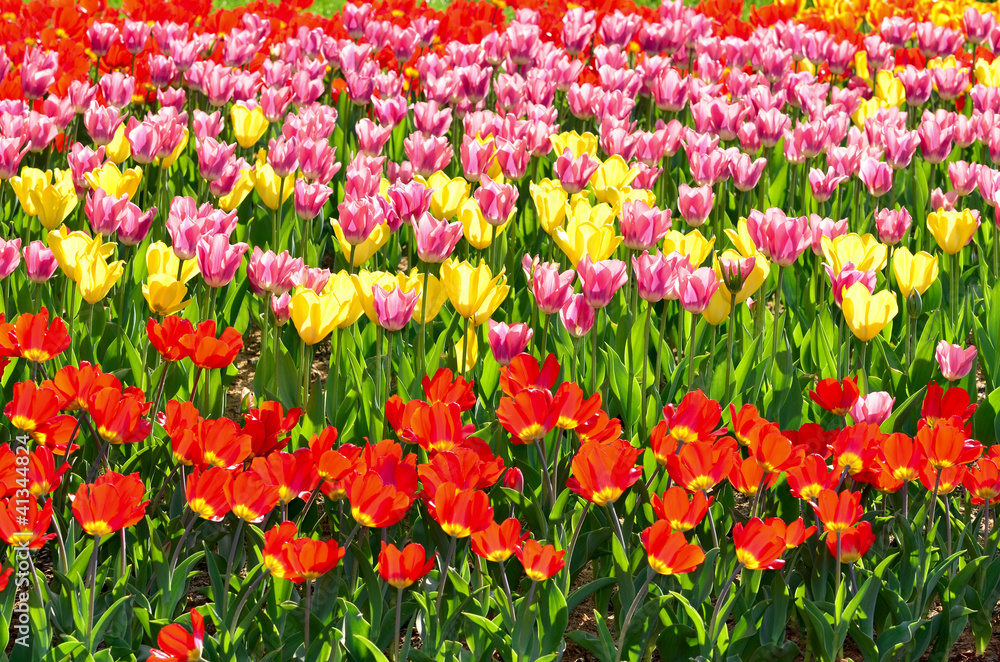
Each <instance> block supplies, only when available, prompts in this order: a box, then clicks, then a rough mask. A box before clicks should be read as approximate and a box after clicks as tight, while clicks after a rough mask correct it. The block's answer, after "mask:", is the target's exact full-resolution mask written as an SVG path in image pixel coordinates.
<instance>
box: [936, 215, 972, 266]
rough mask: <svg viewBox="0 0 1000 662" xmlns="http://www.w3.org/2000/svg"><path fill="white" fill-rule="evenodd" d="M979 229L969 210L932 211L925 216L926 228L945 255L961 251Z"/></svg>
mask: <svg viewBox="0 0 1000 662" xmlns="http://www.w3.org/2000/svg"><path fill="white" fill-rule="evenodd" d="M978 227H979V219H977V218H976V217H975V216H974V215H973V213H972V211H971V210H968V209H965V210H963V211H944V210H941V211H933V212H931V213H930V214H928V215H927V228H928V229H929V230H930V231H931V236H933V237H934V239H935V240H936V241H937V244H938V246H940V247H941V250H943V251H944V252H945V253H948V254H950V255H954V254H955V253H958V252H959V251H961V250H962V249H963V248H964V247H965V246H966V244H968V243H969V241H971V240H972V235H973V234H975V232H976V229H977V228H978Z"/></svg>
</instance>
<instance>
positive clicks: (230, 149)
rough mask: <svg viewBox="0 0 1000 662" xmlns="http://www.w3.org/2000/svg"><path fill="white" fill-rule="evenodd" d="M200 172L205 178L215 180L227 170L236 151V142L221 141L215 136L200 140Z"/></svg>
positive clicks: (210, 180) (198, 150) (198, 149)
mask: <svg viewBox="0 0 1000 662" xmlns="http://www.w3.org/2000/svg"><path fill="white" fill-rule="evenodd" d="M196 151H197V153H198V172H199V174H201V176H202V178H203V179H206V180H208V181H209V182H214V181H215V180H216V179H218V178H219V177H222V174H223V173H224V172H225V170H226V165H227V164H228V163H229V161H230V160H231V159H232V158H233V155H234V154H235V153H236V143H232V144H228V143H225V142H219V141H217V140H215V138H205V139H204V140H202V141H199V142H198V145H197V149H196Z"/></svg>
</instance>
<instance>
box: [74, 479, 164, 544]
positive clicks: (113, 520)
mask: <svg viewBox="0 0 1000 662" xmlns="http://www.w3.org/2000/svg"><path fill="white" fill-rule="evenodd" d="M145 493H146V487H145V485H143V484H142V481H141V480H139V476H138V474H132V475H130V476H123V475H121V474H117V473H114V472H109V473H106V474H104V475H102V476H101V477H99V478H98V479H97V481H95V482H94V483H93V484H87V483H84V484H83V485H81V486H80V487H79V489H77V491H76V496H74V497H73V515H74V516H75V517H76V521H77V522H79V523H80V527H81V528H82V529H83V530H84V531H85V532H86V533H87V534H88V535H92V536H106V535H109V534H111V533H115V532H116V531H120V530H121V529H126V528H128V527H130V526H132V525H133V524H135V523H136V522H138V521H139V520H141V519H142V518H143V516H144V515H145V514H146V506H147V505H148V504H149V501H142V497H143V496H144V495H145Z"/></svg>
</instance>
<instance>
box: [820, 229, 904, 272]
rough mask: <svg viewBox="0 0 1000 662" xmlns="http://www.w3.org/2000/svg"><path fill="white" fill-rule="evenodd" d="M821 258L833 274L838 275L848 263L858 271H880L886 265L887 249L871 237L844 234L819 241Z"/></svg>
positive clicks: (867, 235) (868, 235)
mask: <svg viewBox="0 0 1000 662" xmlns="http://www.w3.org/2000/svg"><path fill="white" fill-rule="evenodd" d="M820 243H821V245H822V247H823V256H824V257H825V258H826V261H827V262H828V263H829V264H830V266H831V267H832V268H833V271H834V273H840V272H841V271H843V270H844V269H845V268H846V265H847V263H848V262H850V263H852V264H853V265H854V268H855V269H857V270H858V271H871V270H873V269H874V270H875V271H882V269H883V268H884V267H885V264H886V257H887V255H888V248H887V247H886V246H885V245H884V244H881V243H879V241H878V239H876V238H875V237H874V236H873V235H870V234H865V235H858V234H853V233H852V234H845V235H841V236H839V237H834V238H833V239H830V238H829V237H823V238H822V239H821V240H820Z"/></svg>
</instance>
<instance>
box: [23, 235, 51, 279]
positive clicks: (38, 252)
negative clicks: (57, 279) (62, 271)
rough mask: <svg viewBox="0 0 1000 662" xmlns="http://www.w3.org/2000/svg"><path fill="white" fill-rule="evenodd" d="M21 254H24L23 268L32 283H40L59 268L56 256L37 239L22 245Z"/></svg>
mask: <svg viewBox="0 0 1000 662" xmlns="http://www.w3.org/2000/svg"><path fill="white" fill-rule="evenodd" d="M15 241H20V240H15ZM22 255H23V256H24V270H25V271H26V272H27V274H28V280H30V281H31V282H32V283H35V284H41V283H44V282H46V281H48V280H49V278H52V274H54V273H55V272H56V269H58V268H59V262H58V261H57V260H56V256H55V255H54V254H53V253H52V251H51V250H49V249H48V247H47V246H46V245H45V244H44V243H42V242H41V241H38V240H37V239H36V240H35V241H33V242H31V243H30V244H28V245H27V246H25V247H24V250H23V251H22Z"/></svg>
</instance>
